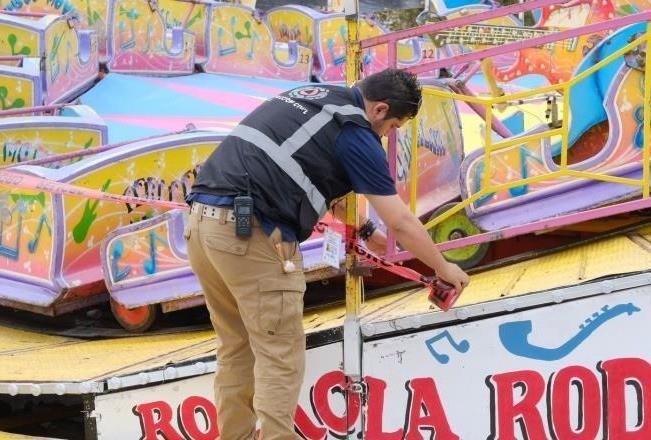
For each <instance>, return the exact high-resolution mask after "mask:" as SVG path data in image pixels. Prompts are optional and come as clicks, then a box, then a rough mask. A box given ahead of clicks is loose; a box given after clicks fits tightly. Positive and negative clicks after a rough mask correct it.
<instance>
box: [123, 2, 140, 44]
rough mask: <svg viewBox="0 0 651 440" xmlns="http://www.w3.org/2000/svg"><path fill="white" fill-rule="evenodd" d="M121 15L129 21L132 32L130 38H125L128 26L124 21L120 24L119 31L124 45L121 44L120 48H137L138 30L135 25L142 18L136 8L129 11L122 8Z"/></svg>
mask: <svg viewBox="0 0 651 440" xmlns="http://www.w3.org/2000/svg"><path fill="white" fill-rule="evenodd" d="M119 15H121V16H124V17H126V18H127V19H128V20H129V31H130V34H129V36H128V37H127V38H124V33H125V31H126V28H127V25H126V23H125V22H124V21H120V22H119V24H118V29H119V30H120V40H121V41H122V43H120V48H122V49H131V48H133V47H135V46H136V30H135V28H134V24H133V23H134V22H135V21H136V20H138V18H140V14H139V13H138V11H137V10H136V9H135V8H131V9H129V10H127V9H125V8H124V7H123V6H120V11H119Z"/></svg>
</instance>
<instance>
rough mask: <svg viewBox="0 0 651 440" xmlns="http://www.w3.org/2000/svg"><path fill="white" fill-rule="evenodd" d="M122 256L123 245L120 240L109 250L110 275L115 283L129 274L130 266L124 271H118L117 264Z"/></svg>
mask: <svg viewBox="0 0 651 440" xmlns="http://www.w3.org/2000/svg"><path fill="white" fill-rule="evenodd" d="M123 255H124V243H122V240H116V241H115V242H114V243H113V245H112V249H111V275H113V279H114V280H115V282H118V281H122V280H123V279H125V278H126V277H127V276H129V273H131V266H128V265H127V266H126V267H125V268H124V269H120V266H119V262H120V258H122V256H123Z"/></svg>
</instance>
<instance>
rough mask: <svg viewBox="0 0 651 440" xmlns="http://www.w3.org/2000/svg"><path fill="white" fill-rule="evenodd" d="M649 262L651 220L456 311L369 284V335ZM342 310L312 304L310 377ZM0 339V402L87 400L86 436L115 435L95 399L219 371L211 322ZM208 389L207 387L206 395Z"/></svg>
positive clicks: (630, 282)
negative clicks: (163, 329) (134, 331)
mask: <svg viewBox="0 0 651 440" xmlns="http://www.w3.org/2000/svg"><path fill="white" fill-rule="evenodd" d="M649 270H651V227H648V226H647V227H642V228H639V229H636V230H634V231H632V232H628V233H625V234H621V235H616V236H613V237H610V238H605V239H601V240H598V241H594V242H591V243H586V244H580V245H576V246H571V247H569V248H567V249H564V250H562V251H558V252H554V253H550V254H548V255H544V256H540V257H536V258H532V259H529V260H526V261H521V262H517V263H514V264H510V265H506V266H503V267H496V268H493V269H490V270H486V271H483V272H478V273H475V274H473V275H472V276H471V283H470V286H469V287H468V288H467V289H466V291H465V292H464V294H463V295H462V297H461V298H460V299H459V301H458V303H457V305H456V307H455V308H454V309H452V310H450V311H449V312H441V311H440V310H435V309H434V308H433V306H431V305H430V304H429V302H428V301H427V294H426V292H425V291H424V290H421V289H420V288H413V287H411V288H409V287H408V288H404V289H402V290H399V291H396V292H394V293H391V294H386V295H381V296H377V295H376V294H374V292H368V294H367V298H366V301H365V302H364V303H363V307H362V318H361V322H362V332H363V338H364V339H369V340H376V341H377V340H380V341H379V342H381V340H384V339H387V338H391V337H394V336H396V335H402V334H412V333H417V332H422V331H424V330H426V329H432V328H437V327H440V326H443V325H451V324H455V323H463V322H467V321H472V320H476V319H483V318H486V317H489V316H495V315H501V314H512V313H514V312H515V311H517V310H526V309H530V308H533V307H541V306H545V305H550V304H551V305H553V304H558V303H563V302H566V301H571V300H574V299H576V298H585V297H591V296H593V295H600V294H608V293H610V292H614V291H617V290H620V289H621V288H622V286H625V287H627V288H633V287H639V286H643V285H651V275H649V273H648V271H649ZM344 317H345V309H344V305H343V304H332V305H326V306H321V307H318V308H311V309H308V310H306V312H305V316H304V326H305V331H306V334H307V343H308V376H307V377H308V378H309V377H310V374H309V370H310V368H312V367H314V365H310V361H309V359H310V357H309V353H310V351H311V350H314V349H318V348H319V347H324V346H332V345H333V344H334V345H335V346H340V345H341V341H342V339H343V330H342V329H343V322H344ZM12 326H13V327H12ZM122 336H124V335H122ZM0 347H2V349H1V350H0V395H1V396H2V397H0V405H1V404H2V402H3V401H5V400H6V401H7V402H9V401H10V400H13V401H14V402H15V401H16V399H18V398H20V399H19V400H21V399H22V400H23V401H24V400H37V401H39V402H41V403H42V404H43V405H44V407H47V402H48V398H49V397H52V398H54V400H56V401H59V402H61V401H66V402H67V405H72V407H73V408H74V407H75V405H77V406H78V407H79V408H81V407H83V408H84V411H87V416H88V417H86V418H85V420H84V423H85V425H86V434H85V435H86V438H93V435H96V436H97V438H116V437H112V436H111V435H113V434H111V435H109V434H104V435H102V429H104V430H106V429H109V428H108V427H107V425H106V423H107V422H106V421H107V420H109V419H110V417H109V416H108V415H107V414H106V413H102V412H101V411H99V410H96V409H95V408H96V404H95V401H96V400H97V399H98V398H100V399H101V398H109V399H111V396H112V395H113V394H114V393H117V394H115V395H116V396H117V395H120V393H123V392H126V393H127V394H128V395H129V396H134V395H135V394H137V392H139V391H140V390H142V391H145V392H149V391H153V390H155V389H157V387H160V386H170V385H172V386H173V384H174V383H177V381H179V380H186V379H190V378H201V380H203V381H204V382H205V381H210V377H211V373H212V372H214V370H215V358H214V349H215V338H214V335H213V332H212V330H211V329H209V328H208V327H207V323H206V327H204V329H201V330H196V331H184V332H180V333H169V334H164V333H161V334H148V335H139V336H132V337H111V338H100V339H85V338H83V337H80V336H77V337H72V336H66V335H61V334H44V333H42V332H39V331H38V330H37V329H31V330H28V329H24V328H15V326H14V325H13V324H12V323H11V320H10V319H7V318H5V319H4V322H3V323H2V325H1V326H0ZM206 383H208V382H206ZM308 383H309V382H308ZM182 388H183V387H178V386H176V387H175V390H176V391H175V392H177V393H184V392H185V391H183V389H182ZM210 388H211V387H208V389H207V390H204V391H203V392H204V394H206V396H208V397H207V398H210ZM187 392H191V391H187ZM161 398H162V399H165V398H164V397H161ZM122 403H123V405H122V404H119V405H117V406H116V407H115V408H118V409H117V410H118V411H123V417H126V418H127V419H129V418H132V419H134V420H133V422H135V424H136V425H137V424H138V417H136V416H134V415H133V414H132V413H130V411H129V408H128V407H127V406H131V403H128V402H122ZM121 405H122V406H121ZM125 405H126V406H125ZM134 408H135V407H134ZM13 411H17V412H19V410H17V409H15V408H14V410H13ZM9 413H10V414H11V411H10V412H9ZM129 414H130V415H129ZM107 417H108V418H107ZM10 420H11V416H9V417H3V418H0V429H3V426H4V425H9V424H10V423H9V421H10ZM124 423H125V424H127V425H128V424H129V423H130V422H129V421H128V420H125V422H124ZM134 426H135V425H134ZM134 429H135V428H134ZM93 433H94V434H93ZM107 435H109V436H108V437H107ZM0 438H3V437H1V435H0ZM9 438H11V437H9ZM124 438H126V437H124Z"/></svg>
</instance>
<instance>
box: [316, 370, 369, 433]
mask: <svg viewBox="0 0 651 440" xmlns="http://www.w3.org/2000/svg"><path fill="white" fill-rule="evenodd" d="M345 389H346V376H345V375H344V373H343V372H342V371H331V372H329V373H326V374H324V375H323V376H321V377H320V378H319V379H318V380H317V381H316V383H315V384H314V388H312V393H311V394H312V405H313V406H314V411H315V412H316V415H317V416H318V417H319V419H320V420H321V421H322V422H323V424H324V425H325V426H327V427H328V428H329V429H330V431H331V432H332V433H333V434H334V435H336V436H344V435H346V434H347V433H350V432H352V431H351V429H352V428H353V426H354V424H355V422H356V421H357V418H358V417H359V407H360V402H359V396H358V395H357V394H352V393H349V394H348V416H347V414H346V412H345V411H344V412H343V413H342V414H341V415H337V414H335V413H334V411H333V410H332V406H331V402H330V396H332V395H333V394H339V395H341V397H342V400H343V399H344V396H345V394H346V393H345ZM341 406H342V408H343V407H344V405H341Z"/></svg>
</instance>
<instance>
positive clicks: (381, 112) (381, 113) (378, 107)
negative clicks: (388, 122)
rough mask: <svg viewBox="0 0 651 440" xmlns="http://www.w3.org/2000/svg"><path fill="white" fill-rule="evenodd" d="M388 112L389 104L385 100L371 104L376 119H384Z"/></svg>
mask: <svg viewBox="0 0 651 440" xmlns="http://www.w3.org/2000/svg"><path fill="white" fill-rule="evenodd" d="M388 112H389V104H387V103H386V102H381V101H380V102H377V103H376V104H375V105H374V106H373V116H375V117H376V119H377V120H381V119H385V117H386V115H387V113H388Z"/></svg>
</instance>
